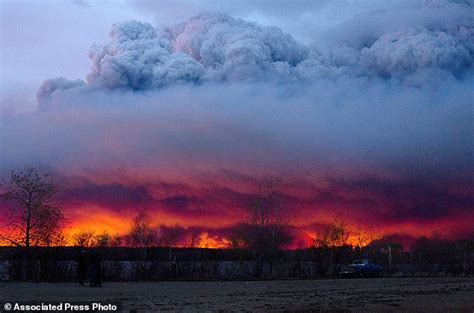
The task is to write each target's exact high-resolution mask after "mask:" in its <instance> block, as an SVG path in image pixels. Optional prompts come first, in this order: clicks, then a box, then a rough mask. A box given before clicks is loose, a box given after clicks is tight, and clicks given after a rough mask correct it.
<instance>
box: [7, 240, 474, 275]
mask: <svg viewBox="0 0 474 313" xmlns="http://www.w3.org/2000/svg"><path fill="white" fill-rule="evenodd" d="M82 249H83V248H81V247H49V248H48V247H34V248H31V249H30V251H29V263H28V265H26V263H25V250H24V248H18V247H1V248H0V279H1V280H30V281H64V280H66V281H74V280H75V279H76V277H77V274H76V273H77V260H78V258H79V253H80V252H81V251H82ZM87 250H88V251H89V252H92V251H94V252H97V253H99V254H100V255H101V258H102V259H103V261H104V262H103V265H102V267H103V274H104V279H105V280H106V281H118V280H208V279H211V280H212V279H285V278H317V277H334V276H337V275H338V273H339V271H340V270H341V269H343V268H344V266H346V265H348V264H349V263H351V262H352V260H354V259H361V258H367V259H371V260H373V261H374V262H376V263H378V264H380V265H383V266H384V268H385V271H384V276H386V277H392V276H394V277H399V276H457V275H474V240H464V241H454V242H449V241H442V240H441V241H440V240H439V239H437V238H426V237H421V238H419V239H418V240H417V241H416V242H415V243H414V244H413V246H412V247H411V249H410V250H409V251H404V250H403V249H402V248H401V245H399V244H398V245H397V244H393V243H377V244H373V245H369V246H367V247H363V248H358V247H356V248H353V247H352V246H347V245H345V246H339V247H333V248H330V247H311V248H307V249H300V250H282V251H278V253H277V254H276V255H275V256H274V257H271V258H264V259H256V258H255V255H254V254H253V253H252V251H250V250H249V249H199V248H165V247H163V248H156V247H149V248H125V247H116V248H89V249H87ZM26 272H28V273H29V274H28V275H27V274H26Z"/></svg>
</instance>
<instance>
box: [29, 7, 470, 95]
mask: <svg viewBox="0 0 474 313" xmlns="http://www.w3.org/2000/svg"><path fill="white" fill-rule="evenodd" d="M428 4H429V5H428V6H427V7H421V8H420V9H418V10H412V11H409V12H408V13H409V14H406V13H407V12H404V11H401V12H399V11H395V12H373V13H371V14H365V15H362V16H357V17H355V18H354V20H353V21H352V22H348V23H344V24H343V25H341V26H338V27H337V28H334V29H333V30H331V29H329V30H328V32H333V37H334V38H333V39H332V40H328V41H327V42H328V44H329V46H327V47H326V48H325V49H315V48H311V47H308V46H307V45H305V44H303V43H299V42H297V41H296V40H295V39H294V38H293V37H292V36H291V35H290V34H287V33H284V32H282V31H281V30H280V29H278V28H276V27H268V26H261V25H258V24H255V23H251V22H247V21H244V20H242V19H236V18H233V17H230V16H228V15H224V14H201V15H199V16H196V17H193V18H190V19H189V20H188V21H186V22H183V23H180V24H177V25H174V26H170V27H165V28H160V29H155V28H154V27H153V26H152V25H150V24H148V23H142V22H137V21H130V22H122V23H118V24H114V25H113V27H112V31H111V32H110V40H109V41H108V42H107V43H105V44H102V45H95V46H93V48H92V49H91V52H90V58H91V60H92V66H91V70H90V73H89V74H88V76H87V85H88V86H90V87H96V88H106V89H108V90H114V89H129V90H136V91H138V90H158V89H160V88H163V87H166V86H172V85H176V84H194V85H199V84H203V83H233V82H242V81H260V82H261V81H272V82H276V83H281V82H284V83H287V82H292V83H298V82H310V83H311V82H314V81H317V80H321V79H340V78H343V77H367V78H377V79H397V80H400V81H402V82H403V81H404V80H408V81H409V82H413V77H417V76H419V75H420V73H425V74H423V75H422V77H423V78H422V80H421V81H420V80H419V79H418V81H417V82H415V85H420V84H423V83H425V82H423V79H424V77H427V76H430V75H431V76H432V75H433V73H435V75H436V76H439V81H436V80H435V81H432V82H434V83H439V82H440V81H441V80H443V79H445V78H446V76H454V77H463V76H465V75H472V64H473V57H474V19H473V18H472V17H473V9H472V7H470V6H469V4H466V3H460V4H459V3H452V2H446V3H445V2H436V3H435V2H430V3H428ZM361 19H364V21H362V22H361ZM384 19H388V21H389V22H390V23H386V26H384V27H382V28H377V27H372V26H377V25H380V24H383V21H384ZM355 25H358V26H357V27H354V26H355ZM360 25H365V27H364V28H362V27H361V26H360ZM384 28H385V30H386V32H384V33H381V32H380V31H377V29H384ZM347 34H350V35H351V36H352V38H348V35H347ZM354 40H355V41H354ZM426 73H428V74H426ZM80 85H83V84H82V83H81V82H79V81H73V82H67V81H65V80H64V79H62V78H60V79H58V81H55V80H47V81H45V84H44V85H43V86H42V87H41V88H40V91H39V92H38V101H39V102H41V103H43V102H47V101H46V100H48V99H49V98H50V96H51V94H53V93H54V92H55V91H57V90H65V89H68V88H73V87H75V86H80Z"/></svg>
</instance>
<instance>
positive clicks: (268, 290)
mask: <svg viewBox="0 0 474 313" xmlns="http://www.w3.org/2000/svg"><path fill="white" fill-rule="evenodd" d="M0 299H1V300H2V301H3V302H7V301H8V302H15V301H18V302H27V301H35V302H41V301H43V302H54V301H59V302H67V301H69V302H72V301H100V302H102V303H108V302H121V303H122V304H123V309H124V310H123V311H124V312H130V311H132V312H157V311H180V312H194V311H211V312H215V311H221V312H222V311H252V312H255V311H261V312H469V313H472V312H473V311H474V278H380V279H324V280H280V281H251V282H245V281H237V282H235V281H233V282H231V281H212V282H134V283H131V282H124V283H121V282H114V283H107V282H106V283H105V284H104V287H103V288H89V287H81V286H78V285H75V284H73V283H1V284H0ZM1 307H2V308H3V303H1Z"/></svg>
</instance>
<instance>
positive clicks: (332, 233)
mask: <svg viewBox="0 0 474 313" xmlns="http://www.w3.org/2000/svg"><path fill="white" fill-rule="evenodd" d="M348 236H349V234H348V232H347V225H346V224H345V223H344V222H340V221H338V220H337V219H334V221H332V222H331V223H330V224H329V225H327V226H326V228H325V229H324V230H323V232H322V233H321V234H320V236H319V237H317V238H316V245H317V246H319V247H320V248H322V249H323V251H329V259H328V262H327V267H326V272H330V270H331V265H332V261H333V258H334V250H335V249H336V248H337V247H342V246H344V245H345V244H346V242H347V238H348ZM324 254H326V253H324Z"/></svg>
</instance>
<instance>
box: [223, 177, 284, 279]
mask: <svg viewBox="0 0 474 313" xmlns="http://www.w3.org/2000/svg"><path fill="white" fill-rule="evenodd" d="M280 183H281V180H280V178H278V177H274V176H272V177H269V178H267V179H265V180H264V181H263V182H262V183H261V184H260V186H259V189H260V191H259V193H258V194H257V196H256V197H255V201H254V202H253V203H252V205H251V206H250V207H249V211H248V221H247V222H246V223H243V224H241V225H239V226H238V227H237V228H236V230H235V234H234V236H232V238H233V242H234V243H235V245H236V246H238V245H239V242H243V243H244V246H245V247H247V248H248V249H249V251H250V252H251V253H252V254H253V256H254V258H255V260H256V262H257V275H258V276H259V275H261V272H262V266H263V263H264V262H265V261H267V262H269V263H270V270H272V269H273V261H274V259H275V258H276V257H277V254H278V253H279V252H280V250H281V249H282V247H283V246H284V245H285V244H287V243H289V242H290V241H291V235H290V232H289V228H288V220H287V219H286V217H285V210H284V207H283V195H282V193H281V192H280V191H279V190H278V186H277V185H278V184H280Z"/></svg>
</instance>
